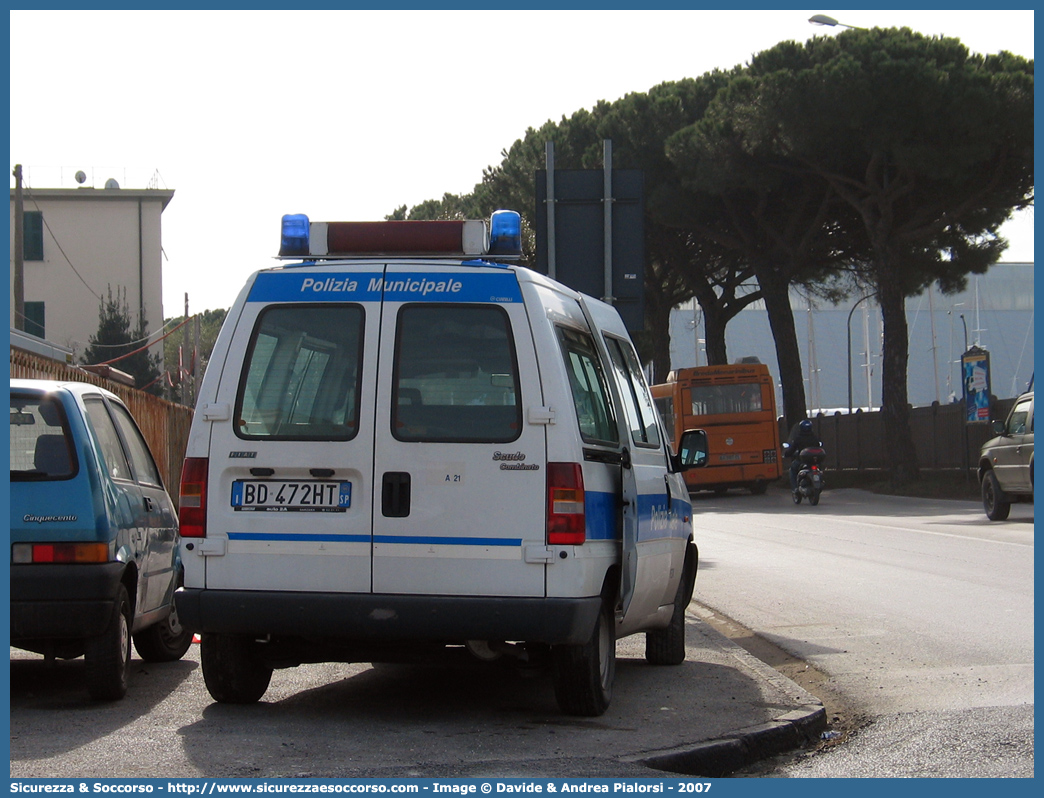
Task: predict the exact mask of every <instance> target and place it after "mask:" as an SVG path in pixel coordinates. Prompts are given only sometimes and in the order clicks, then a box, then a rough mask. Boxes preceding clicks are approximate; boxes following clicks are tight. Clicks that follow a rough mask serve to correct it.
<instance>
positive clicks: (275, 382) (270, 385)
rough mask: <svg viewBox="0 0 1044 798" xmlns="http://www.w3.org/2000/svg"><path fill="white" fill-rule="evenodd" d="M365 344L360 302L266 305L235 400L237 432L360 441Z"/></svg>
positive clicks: (277, 437) (248, 435)
mask: <svg viewBox="0 0 1044 798" xmlns="http://www.w3.org/2000/svg"><path fill="white" fill-rule="evenodd" d="M362 343H363V310H362V307H361V306H359V305H350V304H343V305H340V304H339V305H273V306H272V307H268V308H265V310H263V311H262V312H261V314H260V315H259V317H258V320H257V324H256V325H255V327H254V332H253V335H252V337H251V340H250V345H249V349H248V352H247V358H246V363H245V364H244V367H243V374H242V378H241V382H240V385H239V394H238V396H237V397H236V412H235V419H236V424H235V432H236V435H237V436H239V437H240V438H248V439H249V438H267V439H271V440H313V441H346V440H349V439H350V438H353V437H355V434H356V432H357V431H358V429H359V400H358V397H359V380H360V375H361V373H362Z"/></svg>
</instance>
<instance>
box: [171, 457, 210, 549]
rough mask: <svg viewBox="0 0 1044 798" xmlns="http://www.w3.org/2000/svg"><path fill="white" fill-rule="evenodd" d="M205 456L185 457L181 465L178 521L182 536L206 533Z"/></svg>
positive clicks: (197, 535)
mask: <svg viewBox="0 0 1044 798" xmlns="http://www.w3.org/2000/svg"><path fill="white" fill-rule="evenodd" d="M209 465H210V461H209V460H208V459H207V458H206V457H186V458H185V464H184V465H183V466H182V467H181V497H180V501H179V504H178V521H179V522H180V524H181V536H182V537H183V538H202V537H206V534H207V471H208V470H209Z"/></svg>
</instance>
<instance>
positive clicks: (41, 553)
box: [11, 543, 109, 565]
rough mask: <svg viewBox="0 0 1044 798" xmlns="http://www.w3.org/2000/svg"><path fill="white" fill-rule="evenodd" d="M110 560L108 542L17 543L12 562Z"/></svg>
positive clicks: (87, 561) (13, 549) (90, 561)
mask: <svg viewBox="0 0 1044 798" xmlns="http://www.w3.org/2000/svg"><path fill="white" fill-rule="evenodd" d="M108 561H109V544H108V543H15V544H14V546H12V547H11V562H13V563H16V564H19V565H21V564H26V563H98V562H108Z"/></svg>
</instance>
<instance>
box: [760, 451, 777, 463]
mask: <svg viewBox="0 0 1044 798" xmlns="http://www.w3.org/2000/svg"><path fill="white" fill-rule="evenodd" d="M777 459H778V455H777V454H776V450H775V449H763V450H762V452H761V460H762V462H765V463H775V462H776V460H777Z"/></svg>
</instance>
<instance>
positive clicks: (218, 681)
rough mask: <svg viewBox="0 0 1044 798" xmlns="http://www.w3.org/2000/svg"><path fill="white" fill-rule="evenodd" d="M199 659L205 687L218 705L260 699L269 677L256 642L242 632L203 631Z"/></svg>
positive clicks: (269, 670)
mask: <svg viewBox="0 0 1044 798" xmlns="http://www.w3.org/2000/svg"><path fill="white" fill-rule="evenodd" d="M199 660H200V663H201V664H202V666H203V681H204V682H205V683H206V685H207V690H208V691H209V692H210V695H211V696H212V697H213V698H214V700H215V701H218V702H220V703H222V704H253V703H254V702H255V701H260V700H261V696H263V695H264V694H265V691H266V690H267V689H268V684H269V682H270V681H271V680H272V669H271V668H270V667H268V666H267V665H266V664H265V663H264V662H263V661H262V660H261V655H260V652H258V651H257V646H256V644H255V643H254V641H253V640H251V639H250V638H249V637H244V636H242V635H222V634H203V635H202V636H201V641H200V645H199Z"/></svg>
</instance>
